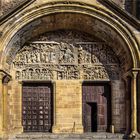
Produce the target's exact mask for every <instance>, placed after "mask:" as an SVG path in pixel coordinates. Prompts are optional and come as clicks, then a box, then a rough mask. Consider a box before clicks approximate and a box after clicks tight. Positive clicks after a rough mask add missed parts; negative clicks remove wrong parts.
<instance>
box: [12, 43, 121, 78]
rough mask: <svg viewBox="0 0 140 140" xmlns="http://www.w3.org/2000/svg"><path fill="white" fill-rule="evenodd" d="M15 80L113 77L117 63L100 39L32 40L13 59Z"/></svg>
mask: <svg viewBox="0 0 140 140" xmlns="http://www.w3.org/2000/svg"><path fill="white" fill-rule="evenodd" d="M13 67H14V69H15V78H16V79H17V80H23V79H24V80H30V79H36V80H62V79H67V80H68V79H69V80H72V79H89V80H91V79H92V80H98V79H99V80H100V79H104V80H107V79H110V78H111V79H116V78H118V77H119V63H118V59H117V57H116V56H115V54H114V52H113V51H112V50H111V49H110V47H109V46H107V45H106V44H105V43H103V42H87V41H84V42H74V43H66V42H53V41H32V42H30V43H26V44H25V45H24V46H23V47H22V49H20V50H19V51H18V53H17V54H16V57H15V59H14V61H13Z"/></svg>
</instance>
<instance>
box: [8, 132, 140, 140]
mask: <svg viewBox="0 0 140 140" xmlns="http://www.w3.org/2000/svg"><path fill="white" fill-rule="evenodd" d="M122 139H126V140H128V138H125V136H124V134H120V133H115V134H112V133H100V132H98V133H84V134H73V133H72V134H54V133H42V132H41V133H39V132H34V133H29V132H28V133H22V134H18V135H16V136H14V137H12V138H8V139H7V140H122ZM129 140H130V139H129ZM135 140H140V137H138V138H135Z"/></svg>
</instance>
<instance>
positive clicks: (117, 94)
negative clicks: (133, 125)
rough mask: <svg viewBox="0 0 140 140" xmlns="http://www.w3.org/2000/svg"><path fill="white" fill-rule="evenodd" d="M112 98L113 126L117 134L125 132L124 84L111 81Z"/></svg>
mask: <svg viewBox="0 0 140 140" xmlns="http://www.w3.org/2000/svg"><path fill="white" fill-rule="evenodd" d="M111 96H112V99H111V100H112V101H111V102H112V125H114V128H115V132H124V131H125V129H126V128H125V127H126V126H125V123H126V121H125V87H124V82H123V81H119V80H114V81H111Z"/></svg>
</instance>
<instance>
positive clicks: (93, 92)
mask: <svg viewBox="0 0 140 140" xmlns="http://www.w3.org/2000/svg"><path fill="white" fill-rule="evenodd" d="M82 89H83V90H82V93H83V98H82V107H83V126H84V131H85V132H107V131H109V127H110V124H111V98H110V86H109V84H95V83H84V84H83V86H82Z"/></svg>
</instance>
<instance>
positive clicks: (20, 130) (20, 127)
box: [17, 81, 23, 132]
mask: <svg viewBox="0 0 140 140" xmlns="http://www.w3.org/2000/svg"><path fill="white" fill-rule="evenodd" d="M18 86H19V94H20V96H19V100H20V106H19V109H20V114H19V116H18V118H19V123H18V126H17V128H18V130H19V132H23V126H22V82H21V81H19V82H18Z"/></svg>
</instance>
